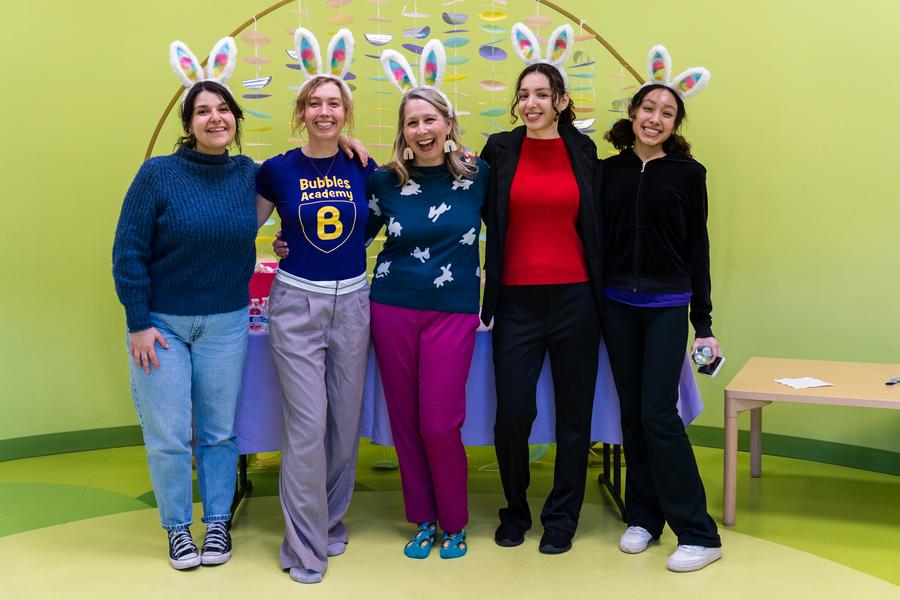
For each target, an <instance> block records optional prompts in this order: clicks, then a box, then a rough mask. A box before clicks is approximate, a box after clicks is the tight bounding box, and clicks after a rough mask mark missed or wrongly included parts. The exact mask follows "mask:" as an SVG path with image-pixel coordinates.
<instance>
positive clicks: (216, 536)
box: [200, 521, 231, 565]
mask: <svg viewBox="0 0 900 600" xmlns="http://www.w3.org/2000/svg"><path fill="white" fill-rule="evenodd" d="M229 558H231V534H230V533H228V526H227V525H226V524H225V523H221V522H218V521H217V522H215V523H208V524H207V525H206V539H204V540H203V551H202V552H201V553H200V562H202V563H203V564H204V565H221V564H222V563H226V562H228V559H229Z"/></svg>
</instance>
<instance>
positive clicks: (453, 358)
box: [371, 302, 478, 532]
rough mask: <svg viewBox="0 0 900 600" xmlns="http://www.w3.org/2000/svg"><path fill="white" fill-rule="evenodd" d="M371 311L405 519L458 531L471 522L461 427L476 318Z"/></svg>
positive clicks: (375, 307) (384, 308)
mask: <svg viewBox="0 0 900 600" xmlns="http://www.w3.org/2000/svg"><path fill="white" fill-rule="evenodd" d="M371 311H372V318H371V327H372V343H373V345H374V346H375V356H376V357H377V358H378V368H379V370H380V371H381V383H382V386H383V388H384V396H385V400H386V401H387V407H388V415H389V417H390V421H391V434H392V436H393V438H394V447H395V448H396V449H397V458H398V459H399V461H400V480H401V483H402V486H403V502H404V504H405V506H406V518H407V520H408V521H409V522H410V523H423V522H426V521H437V522H438V523H439V525H440V527H441V528H442V529H443V530H444V531H449V532H457V531H459V530H460V529H463V528H464V527H465V526H466V523H468V521H469V507H468V500H467V477H468V469H467V464H466V452H465V449H464V448H463V445H462V438H461V435H460V429H461V428H462V424H463V421H464V420H465V418H466V379H467V378H468V375H469V367H470V365H471V363H472V352H473V351H474V349H475V330H476V329H477V328H478V315H475V314H466V313H448V312H439V311H433V310H417V309H411V308H402V307H399V306H390V305H387V304H379V303H377V302H372V303H371Z"/></svg>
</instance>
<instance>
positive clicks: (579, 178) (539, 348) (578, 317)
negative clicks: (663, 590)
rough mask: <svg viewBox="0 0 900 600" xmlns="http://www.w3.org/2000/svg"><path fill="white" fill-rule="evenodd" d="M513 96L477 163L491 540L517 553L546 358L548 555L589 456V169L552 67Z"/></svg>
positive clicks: (590, 155) (595, 182)
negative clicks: (484, 195) (549, 382)
mask: <svg viewBox="0 0 900 600" xmlns="http://www.w3.org/2000/svg"><path fill="white" fill-rule="evenodd" d="M561 29H562V28H561ZM551 37H552V38H554V39H555V37H556V33H554V36H551ZM569 41H571V38H570V40H569ZM515 89H516V98H515V99H514V101H513V104H512V107H511V110H510V112H511V114H512V116H513V121H514V122H515V119H516V118H521V119H522V121H524V123H525V124H524V126H521V127H517V128H516V129H514V130H513V131H510V132H503V133H497V134H494V135H491V136H490V138H488V141H487V144H486V145H485V147H484V150H483V152H482V158H483V159H484V160H485V161H486V162H487V163H488V164H489V165H490V167H491V179H490V187H489V189H488V207H487V214H486V217H485V222H486V223H487V245H486V254H485V276H486V283H485V291H484V303H483V307H482V313H481V317H482V320H483V321H484V323H485V324H488V323H490V322H491V319H492V318H493V320H494V327H493V348H494V372H495V378H496V390H497V419H496V423H495V426H494V435H495V440H494V444H495V448H496V452H497V462H498V464H499V467H500V477H501V480H502V482H503V491H504V494H505V496H506V500H507V506H506V507H505V508H502V509H501V510H500V526H499V527H498V528H497V531H496V534H495V541H496V542H497V544H499V545H501V546H517V545H519V544H521V543H522V542H523V541H524V535H525V532H526V531H527V530H528V529H529V528H530V527H531V514H530V511H529V508H528V502H527V499H526V491H527V489H528V483H529V477H530V475H529V464H528V438H529V435H530V434H531V426H532V423H533V421H534V419H535V416H536V413H537V410H536V400H535V390H536V384H537V380H538V376H539V374H540V372H541V367H542V365H543V362H544V355H545V354H546V353H547V352H548V351H549V353H550V365H551V368H552V372H553V382H554V391H555V398H556V441H557V452H556V465H555V470H554V479H553V490H552V491H551V492H550V495H549V497H548V498H547V500H546V502H545V503H544V508H543V510H542V512H541V522H542V523H543V526H544V534H543V537H542V538H541V543H540V546H539V549H540V551H541V552H544V553H551V554H555V553H560V552H565V551H567V550H568V549H569V548H571V545H572V536H573V535H574V533H575V529H576V527H577V524H578V516H579V513H580V511H581V504H582V500H583V498H584V486H585V473H586V470H587V457H588V449H589V447H590V426H591V410H592V406H593V399H594V387H595V382H596V376H597V359H598V348H599V343H600V292H601V286H600V277H601V274H602V266H601V261H600V252H601V245H600V229H599V226H598V223H597V216H598V213H597V208H596V197H595V196H596V194H597V193H598V192H599V176H600V167H599V163H598V161H597V150H596V146H595V145H594V143H593V141H591V139H590V138H588V137H587V136H585V135H582V134H581V133H580V132H579V131H578V130H577V129H575V127H574V126H573V125H572V122H573V120H574V115H575V113H574V109H573V105H572V101H571V99H570V98H569V96H568V93H567V91H566V84H565V79H564V76H563V74H562V72H561V71H560V70H559V68H558V67H557V66H554V65H553V64H552V63H548V62H536V63H532V64H530V65H529V66H527V67H526V68H525V69H524V70H523V71H522V73H521V74H520V75H519V78H518V81H517V83H516V88H515Z"/></svg>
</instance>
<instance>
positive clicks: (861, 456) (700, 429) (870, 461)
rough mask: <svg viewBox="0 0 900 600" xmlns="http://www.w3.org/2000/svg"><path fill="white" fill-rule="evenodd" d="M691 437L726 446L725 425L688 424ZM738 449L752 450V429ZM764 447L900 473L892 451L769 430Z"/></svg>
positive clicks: (793, 455)
mask: <svg viewBox="0 0 900 600" xmlns="http://www.w3.org/2000/svg"><path fill="white" fill-rule="evenodd" d="M688 436H689V437H690V438H691V442H692V443H694V444H696V445H698V446H706V447H708V448H722V447H723V445H724V444H723V439H724V430H723V429H722V428H721V427H707V426H705V425H691V426H690V427H688ZM738 449H739V450H742V451H744V452H749V451H750V432H749V431H743V430H741V431H738ZM762 449H763V454H771V455H772V456H784V457H787V458H799V459H801V460H811V461H813V462H820V463H826V464H829V465H839V466H842V467H852V468H854V469H864V470H866V471H877V472H879V473H887V474H889V475H900V453H898V452H891V451H889V450H881V449H878V448H865V447H863V446H851V445H850V444H840V443H837V442H825V441H821V440H811V439H808V438H800V437H793V436H789V435H779V434H777V433H766V432H763V434H762Z"/></svg>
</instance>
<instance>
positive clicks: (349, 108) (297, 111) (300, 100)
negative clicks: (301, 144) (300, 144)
mask: <svg viewBox="0 0 900 600" xmlns="http://www.w3.org/2000/svg"><path fill="white" fill-rule="evenodd" d="M328 83H331V84H333V85H334V86H335V87H336V88H337V89H338V91H339V92H340V94H341V103H342V104H343V105H344V115H345V119H344V126H345V127H346V128H347V129H348V130H349V131H351V132H352V131H353V100H352V99H351V98H350V96H349V95H348V94H347V91H346V90H345V89H344V86H342V85H341V84H340V82H338V81H337V80H335V79H334V78H332V77H326V76H325V75H317V76H315V77H313V78H312V79H310V80H309V82H308V83H306V84H305V85H304V86H303V89H301V90H300V93H299V94H297V100H296V101H294V115H293V117H292V118H291V127H292V129H293V130H294V134H295V135H296V136H298V137H299V136H300V134H302V133H303V130H304V129H306V123H305V122H304V121H303V113H304V112H305V111H306V105H307V104H309V98H310V96H312V95H313V93H314V92H315V91H316V90H317V89H319V88H320V87H322V86H323V85H325V84H328Z"/></svg>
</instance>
